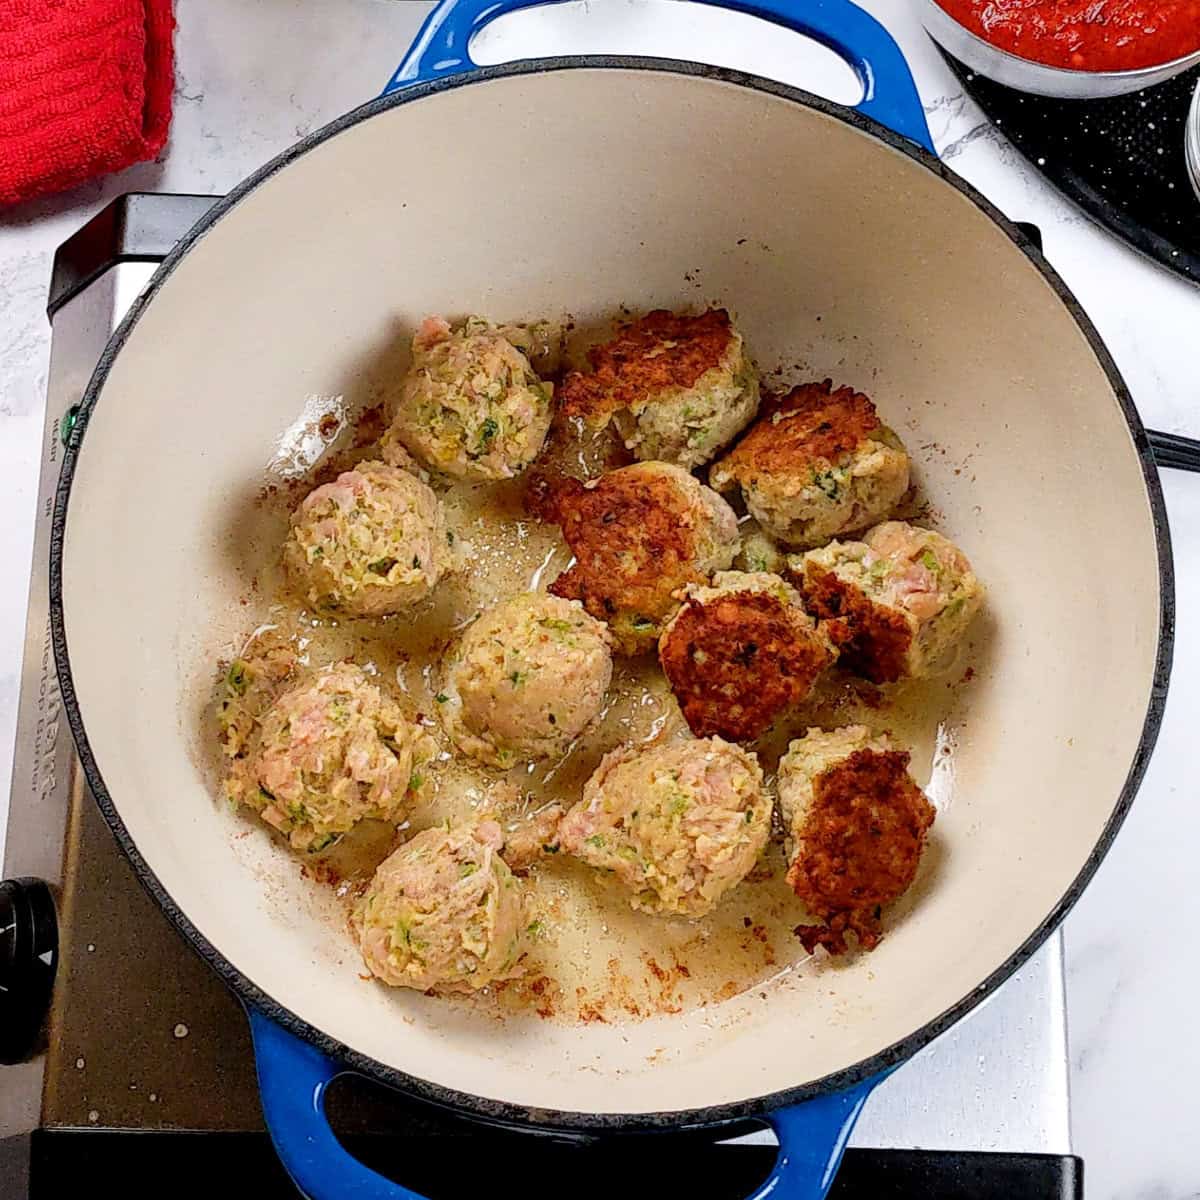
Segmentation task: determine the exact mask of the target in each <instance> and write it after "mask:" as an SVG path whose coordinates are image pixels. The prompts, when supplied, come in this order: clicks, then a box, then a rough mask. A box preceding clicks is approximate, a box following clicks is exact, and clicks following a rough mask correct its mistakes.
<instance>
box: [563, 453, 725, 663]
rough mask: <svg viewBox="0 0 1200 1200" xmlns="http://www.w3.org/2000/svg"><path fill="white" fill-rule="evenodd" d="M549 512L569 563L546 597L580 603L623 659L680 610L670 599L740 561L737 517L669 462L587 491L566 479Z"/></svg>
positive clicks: (621, 474)
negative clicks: (568, 550) (604, 626)
mask: <svg viewBox="0 0 1200 1200" xmlns="http://www.w3.org/2000/svg"><path fill="white" fill-rule="evenodd" d="M554 510H555V519H556V520H557V522H558V524H559V525H560V526H561V527H562V532H563V538H564V539H565V540H566V543H567V545H568V546H570V547H571V552H572V553H573V554H574V555H575V564H574V565H573V566H572V567H571V568H570V569H569V570H567V571H565V572H564V573H563V574H562V575H560V576H559V577H558V578H557V579H556V580H555V581H554V582H553V583H552V584H551V585H550V591H551V592H553V593H554V594H555V595H556V596H564V597H566V598H568V599H570V600H579V601H582V603H583V606H584V607H585V608H586V609H587V611H588V612H590V613H591V614H592V616H594V617H596V618H597V619H599V620H601V621H604V622H606V623H607V625H608V627H609V628H610V629H611V630H612V632H613V636H614V638H615V639H616V644H617V650H618V651H619V652H620V653H622V654H639V653H642V652H643V651H646V650H650V649H652V648H653V647H654V645H655V644H656V643H657V641H658V638H659V635H660V634H661V633H662V631H663V628H664V626H665V625H666V623H667V622H668V621H669V620H670V619H671V617H672V616H673V615H674V613H675V612H676V610H677V609H678V608H679V599H678V597H677V595H676V593H677V592H678V591H679V590H680V589H681V588H684V587H686V586H687V585H688V584H689V583H706V582H707V581H708V579H709V578H710V577H711V576H712V574H713V572H714V571H722V570H724V569H725V568H726V567H728V566H729V564H730V563H731V562H733V556H734V555H735V554H736V553H737V547H738V525H737V516H736V515H735V514H734V511H733V509H731V508H730V507H729V505H728V504H726V503H725V501H724V500H722V499H721V497H720V496H718V495H717V494H716V492H714V491H713V490H712V489H711V488H706V487H705V486H704V485H703V484H702V483H700V482H699V481H698V480H697V479H695V478H694V477H693V476H691V475H689V474H688V473H687V472H686V471H684V470H683V469H682V468H680V467H675V466H672V465H670V464H669V463H660V462H654V463H635V464H634V465H633V466H631V467H622V468H621V469H620V470H617V471H609V472H608V473H607V474H605V475H601V476H600V478H599V479H597V480H595V481H594V482H592V483H590V484H587V485H586V486H585V485H584V484H581V483H579V482H578V481H577V480H573V479H569V480H566V481H564V482H563V484H562V485H561V486H560V488H559V490H558V493H557V495H556V497H555V500H554Z"/></svg>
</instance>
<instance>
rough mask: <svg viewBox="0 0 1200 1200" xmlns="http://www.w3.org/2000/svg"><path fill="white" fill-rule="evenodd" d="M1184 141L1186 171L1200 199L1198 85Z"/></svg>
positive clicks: (1199, 95)
mask: <svg viewBox="0 0 1200 1200" xmlns="http://www.w3.org/2000/svg"><path fill="white" fill-rule="evenodd" d="M1184 141H1185V149H1186V152H1187V164H1188V173H1189V174H1190V175H1191V177H1192V187H1193V188H1195V189H1196V198H1197V199H1198V200H1200V85H1197V87H1196V95H1195V97H1194V98H1193V99H1192V111H1191V115H1190V116H1189V117H1188V123H1187V131H1186V133H1185V135H1184Z"/></svg>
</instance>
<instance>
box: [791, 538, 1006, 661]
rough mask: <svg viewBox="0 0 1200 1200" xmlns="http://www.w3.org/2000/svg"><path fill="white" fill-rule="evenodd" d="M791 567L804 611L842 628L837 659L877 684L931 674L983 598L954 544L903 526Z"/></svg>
mask: <svg viewBox="0 0 1200 1200" xmlns="http://www.w3.org/2000/svg"><path fill="white" fill-rule="evenodd" d="M789 569H790V571H791V573H792V575H793V576H794V577H795V578H796V579H797V580H798V582H799V584H800V587H801V589H802V591H803V593H804V596H805V599H806V602H807V604H808V606H809V608H810V609H811V610H812V611H813V612H814V613H816V614H817V615H818V616H819V617H821V618H823V619H828V620H830V621H831V622H833V621H836V622H837V623H838V625H839V626H840V632H839V633H838V635H837V636H838V638H839V640H841V641H842V642H843V645H842V662H843V663H844V664H845V665H846V666H848V667H850V668H851V669H852V670H854V671H857V672H858V673H859V674H861V675H864V676H866V678H868V679H870V680H871V681H872V682H874V683H891V682H894V681H895V680H897V679H901V678H904V677H906V676H914V677H918V678H919V677H923V676H928V675H932V674H934V673H935V672H936V671H937V670H938V669H939V667H940V666H943V665H945V663H946V662H947V661H949V660H950V659H951V658H952V652H953V651H954V649H955V648H956V647H957V646H959V645H960V644H961V643H962V641H963V639H964V637H965V635H966V632H967V629H968V627H969V626H970V624H971V622H972V621H973V620H974V619H975V616H976V614H977V613H978V612H979V610H980V608H981V607H982V605H983V600H984V588H983V585H982V584H981V583H980V582H979V580H978V579H977V578H976V577H975V572H974V571H973V570H972V569H971V564H970V563H969V562H968V561H967V558H966V556H965V555H964V554H963V553H962V551H961V550H959V549H958V547H957V546H955V545H954V544H953V543H952V542H950V541H949V540H947V539H946V538H944V537H942V535H941V534H939V533H934V532H933V531H932V530H930V529H919V528H918V527H916V526H915V525H909V524H906V523H905V522H903V521H887V522H885V523H884V524H882V525H877V526H876V527H875V528H874V529H872V530H870V531H869V532H868V533H867V534H866V535H865V536H864V538H863V540H862V541H861V542H834V543H832V544H831V545H829V546H826V547H824V548H823V549H821V550H813V551H810V552H809V553H807V554H805V555H798V556H794V557H793V558H792V559H791V560H789Z"/></svg>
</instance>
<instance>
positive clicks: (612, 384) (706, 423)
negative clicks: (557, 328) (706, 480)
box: [562, 308, 759, 470]
mask: <svg viewBox="0 0 1200 1200" xmlns="http://www.w3.org/2000/svg"><path fill="white" fill-rule="evenodd" d="M588 359H589V362H590V364H591V368H592V369H591V370H590V371H588V372H579V371H573V372H572V373H571V374H570V375H568V376H567V377H566V379H565V380H563V395H562V406H563V411H564V412H565V413H566V415H567V416H568V417H582V418H583V419H584V420H585V421H586V422H587V423H588V424H590V425H592V426H594V427H595V426H600V425H603V424H605V423H607V422H608V421H609V420H615V422H616V426H617V429H618V430H619V432H620V434H621V436H622V438H624V440H625V445H626V447H627V448H628V449H630V450H632V451H633V452H634V454H635V455H636V456H637V457H638V458H639V459H641V460H642V461H644V462H646V461H655V460H656V461H662V462H670V463H675V464H676V465H678V466H681V467H684V468H686V469H688V470H690V469H692V468H693V467H698V466H701V465H702V464H704V463H706V462H708V461H709V459H711V458H712V457H713V455H715V454H716V453H717V452H718V451H719V450H721V449H722V448H723V447H724V446H726V445H728V444H729V443H730V442H731V441H733V439H734V438H735V437H736V436H737V435H738V434H739V433H740V432H741V431H742V430H743V429H744V428H745V427H746V425H747V424H748V423H749V422H750V421H752V420H753V419H754V414H755V412H756V411H757V410H758V391H759V388H758V372H757V370H756V369H755V367H754V363H753V362H752V361H751V360H750V356H749V355H748V354H747V353H746V347H745V344H744V343H743V341H742V335H741V334H740V333H739V332H738V331H737V330H736V329H735V328H734V327H733V324H732V322H731V321H730V319H729V313H728V312H726V311H725V309H723V308H718V309H709V310H708V311H707V312H704V313H701V314H700V315H699V316H694V317H693V316H681V315H679V314H677V313H672V312H667V311H666V310H665V309H658V310H656V311H655V312H651V313H647V314H646V316H644V317H640V318H638V319H637V320H636V321H633V322H631V323H630V324H629V325H626V326H625V327H624V328H623V329H621V330H620V331H619V332H618V334H617V335H616V337H614V338H613V339H612V340H611V341H609V342H605V343H604V344H603V345H600V346H594V347H593V348H592V349H591V350H590V351H589V352H588Z"/></svg>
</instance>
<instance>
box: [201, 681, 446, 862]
mask: <svg viewBox="0 0 1200 1200" xmlns="http://www.w3.org/2000/svg"><path fill="white" fill-rule="evenodd" d="M227 736H228V735H227ZM230 744H231V743H230V742H229V741H228V740H227V742H226V745H227V748H228V747H229V745H230ZM434 752H435V745H434V742H433V739H432V738H430V737H429V736H428V734H426V733H425V732H424V731H423V730H422V729H421V727H420V726H419V725H417V724H416V723H415V722H413V721H410V720H409V719H408V718H407V717H406V716H405V715H404V713H403V712H401V710H400V708H399V707H398V706H397V705H396V704H395V702H394V701H393V700H392V699H391V698H390V697H389V696H387V695H386V694H385V693H384V692H383V691H382V690H381V689H380V688H379V687H378V686H377V685H376V684H375V683H374V682H373V681H372V680H371V679H370V677H369V676H367V674H366V673H365V672H364V671H363V670H362V668H361V667H358V666H356V665H355V664H353V663H338V664H337V665H335V666H333V667H330V668H329V669H328V670H326V671H324V672H322V673H320V674H318V675H317V676H316V677H315V678H314V679H309V680H307V681H304V682H300V683H297V684H295V685H293V686H292V687H290V688H288V689H287V690H284V691H282V692H280V694H279V695H278V696H277V697H276V698H275V699H274V700H273V702H272V703H271V704H270V706H269V707H267V708H266V709H265V711H264V712H263V713H262V715H261V718H255V719H254V721H253V722H252V725H251V728H250V730H249V732H248V733H247V734H246V735H245V737H243V738H240V739H239V742H238V744H237V753H236V754H234V755H233V756H232V761H231V762H230V768H229V775H228V778H227V779H226V784H225V790H226V794H227V796H228V797H229V799H230V800H231V801H232V802H233V803H235V804H242V805H245V806H246V807H247V808H250V809H253V810H254V811H255V812H257V813H258V814H259V816H260V817H262V819H263V820H264V821H265V822H266V823H267V824H268V825H271V826H273V827H274V828H275V829H277V830H278V831H279V832H280V833H282V834H283V835H284V836H285V837H286V838H287V840H288V842H289V843H290V844H291V845H292V846H293V847H294V848H295V849H297V850H306V851H316V850H322V849H324V848H325V847H326V846H328V845H329V844H330V843H332V842H333V841H335V840H336V839H337V838H338V837H339V836H340V835H342V834H344V833H347V832H349V830H351V829H353V828H354V826H355V825H356V824H358V822H359V821H362V820H364V819H374V820H380V821H390V822H393V823H396V822H399V821H400V820H402V819H403V816H404V814H405V812H406V810H407V808H408V807H409V805H410V804H411V803H412V802H413V801H415V799H416V798H417V796H418V794H419V792H420V790H421V787H422V784H423V782H424V776H423V772H422V766H423V764H424V763H425V762H427V761H428V760H429V759H431V758H432V757H433V754H434Z"/></svg>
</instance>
